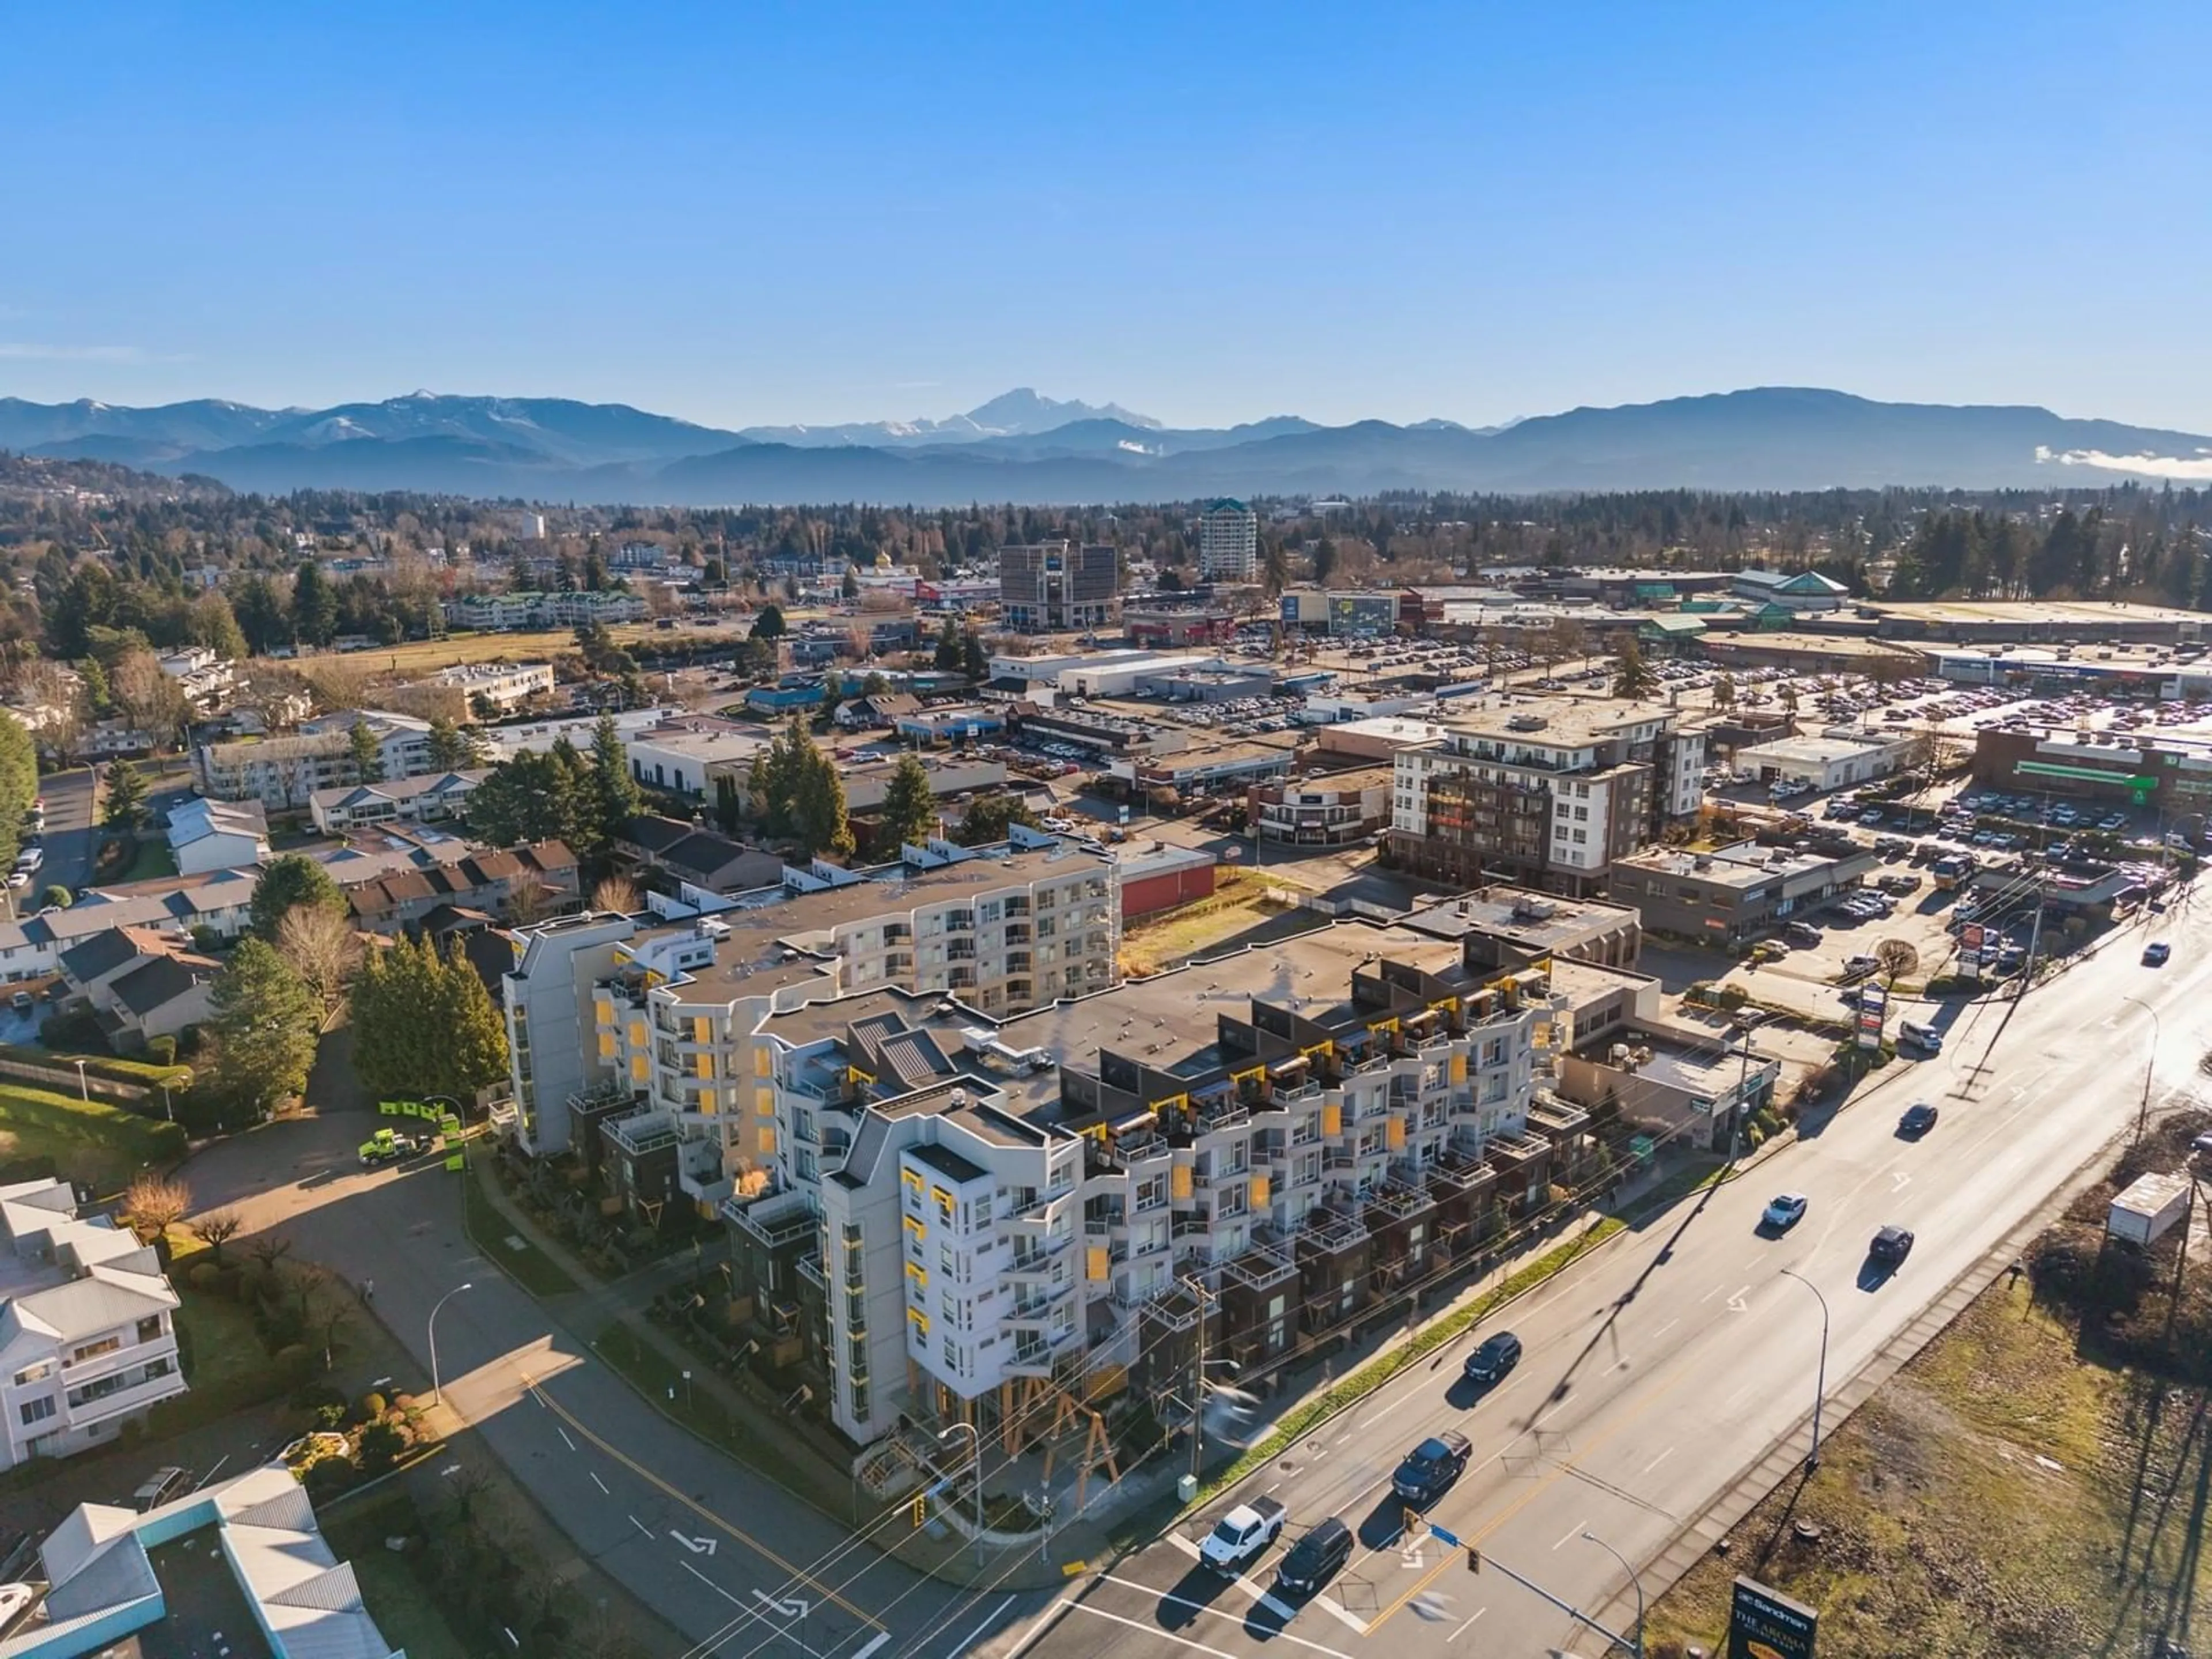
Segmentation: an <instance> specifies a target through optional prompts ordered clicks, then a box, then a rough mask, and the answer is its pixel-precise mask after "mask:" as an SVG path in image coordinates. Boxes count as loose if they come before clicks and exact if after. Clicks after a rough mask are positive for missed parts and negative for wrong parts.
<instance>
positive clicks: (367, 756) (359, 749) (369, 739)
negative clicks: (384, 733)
mask: <svg viewBox="0 0 2212 1659" xmlns="http://www.w3.org/2000/svg"><path fill="white" fill-rule="evenodd" d="M346 750H347V752H348V753H349V754H350V755H351V756H352V757H353V775H354V781H355V782H356V783H382V782H383V781H384V744H383V743H382V742H381V741H380V739H379V738H378V737H377V735H376V731H375V728H374V727H373V726H370V725H369V723H368V721H367V720H356V721H354V723H353V729H352V730H351V731H349V732H347V733H346Z"/></svg>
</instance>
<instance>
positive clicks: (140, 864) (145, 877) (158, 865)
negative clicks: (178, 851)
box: [119, 835, 177, 881]
mask: <svg viewBox="0 0 2212 1659" xmlns="http://www.w3.org/2000/svg"><path fill="white" fill-rule="evenodd" d="M176 873H177V861H176V860H175V859H173V858H172V857H171V856H170V854H169V847H168V843H167V842H164V841H161V840H159V839H157V838H155V836H150V835H142V836H139V838H138V849H137V852H136V853H135V854H132V856H131V867H130V868H129V869H128V870H125V872H123V874H122V876H121V877H120V878H119V879H121V880H124V881H151V880H153V879H154V878H155V877H157V876H173V875H175V874H176Z"/></svg>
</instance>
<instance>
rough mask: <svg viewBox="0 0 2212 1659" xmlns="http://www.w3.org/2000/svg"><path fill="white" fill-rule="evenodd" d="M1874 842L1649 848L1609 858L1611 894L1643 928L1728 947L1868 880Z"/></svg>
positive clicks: (1875, 860) (1873, 864)
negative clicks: (1808, 849)
mask: <svg viewBox="0 0 2212 1659" xmlns="http://www.w3.org/2000/svg"><path fill="white" fill-rule="evenodd" d="M1880 863H1881V860H1880V858H1879V857H1877V856H1876V854H1875V852H1874V850H1873V849H1872V848H1863V849H1862V850H1859V851H1857V852H1853V853H1850V854H1842V855H1829V854H1820V853H1800V852H1796V851H1794V850H1792V849H1790V848H1786V847H1775V848H1766V847H1761V846H1760V845H1759V843H1758V842H1748V841H1747V842H1738V843H1736V844H1735V846H1733V847H1722V848H1715V849H1714V850H1713V851H1711V852H1709V853H1689V852H1678V851H1673V850H1666V851H1659V850H1654V851H1651V852H1648V853H1640V854H1634V855H1632V856H1631V857H1627V858H1623V859H1620V860H1616V861H1615V863H1614V865H1613V887H1612V891H1613V897H1614V898H1615V899H1617V900H1619V901H1620V902H1623V903H1626V904H1632V905H1634V906H1635V907H1636V908H1637V909H1638V911H1639V912H1640V913H1641V914H1642V915H1643V918H1644V928H1645V929H1646V931H1648V932H1650V933H1668V934H1672V935H1673V936H1674V937H1675V938H1677V939H1699V940H1702V941H1704V942H1706V943H1709V944H1712V945H1718V946H1721V947H1723V948H1729V949H1732V948H1734V947H1735V946H1736V945H1743V944H1747V943H1748V942H1749V941H1750V940H1752V939H1757V938H1758V937H1759V935H1761V934H1762V933H1766V932H1768V931H1770V930H1771V929H1772V928H1773V927H1776V926H1778V924H1780V923H1782V922H1784V921H1788V920H1790V918H1791V917H1792V916H1796V915H1804V914H1806V913H1807V912H1808V911H1812V910H1816V909H1819V908H1820V907H1822V906H1823V905H1826V904H1827V903H1829V902H1832V901H1833V900H1834V899H1836V898H1838V897H1839V896H1842V895H1843V894H1845V893H1848V892H1851V891H1853V890H1856V889H1857V888H1859V887H1862V886H1863V885H1864V884H1865V883H1866V878H1867V877H1868V876H1869V875H1870V874H1872V873H1873V872H1874V871H1875V868H1876V867H1877V866H1879V865H1880Z"/></svg>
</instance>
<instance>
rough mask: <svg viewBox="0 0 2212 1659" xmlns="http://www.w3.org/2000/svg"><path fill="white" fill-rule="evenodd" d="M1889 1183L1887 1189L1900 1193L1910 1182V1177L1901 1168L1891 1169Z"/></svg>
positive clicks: (1893, 1192)
mask: <svg viewBox="0 0 2212 1659" xmlns="http://www.w3.org/2000/svg"><path fill="white" fill-rule="evenodd" d="M1889 1183H1890V1184H1889V1190H1890V1192H1891V1193H1892V1194H1897V1193H1901V1192H1903V1191H1904V1190H1905V1188H1907V1187H1910V1186H1911V1184H1912V1177H1911V1176H1909V1175H1907V1174H1905V1171H1904V1170H1892V1171H1891V1172H1890V1176H1889Z"/></svg>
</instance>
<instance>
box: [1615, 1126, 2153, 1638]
mask: <svg viewBox="0 0 2212 1659" xmlns="http://www.w3.org/2000/svg"><path fill="white" fill-rule="evenodd" d="M2131 1138H2132V1137H2131V1134H2130V1132H2127V1131H2123V1132H2122V1133H2118V1134H2117V1135H2115V1136H2113V1137H2112V1139H2109V1140H2107V1141H2106V1142H2105V1143H2104V1145H2103V1146H2100V1147H2099V1148H2098V1149H2097V1150H2096V1151H2095V1152H2093V1153H2092V1154H2091V1155H2090V1156H2089V1158H2087V1160H2085V1161H2084V1162H2083V1163H2082V1164H2081V1166H2080V1167H2079V1168H2078V1169H2076V1170H2075V1171H2074V1173H2073V1174H2072V1175H2071V1176H2069V1177H2068V1178H2067V1180H2066V1181H2065V1182H2063V1184H2062V1185H2061V1186H2060V1187H2059V1188H2057V1191H2055V1192H2054V1193H2052V1194H2051V1196H2050V1197H2049V1198H2047V1199H2046V1200H2045V1201H2044V1202H2043V1203H2042V1204H2040V1205H2039V1206H2037V1207H2036V1209H2035V1211H2034V1212H2033V1213H2032V1214H2030V1215H2029V1216H2028V1217H2027V1218H2026V1219H2025V1220H2023V1221H2022V1222H2021V1223H2020V1225H2017V1226H2015V1228H2014V1229H2013V1230H2012V1231H2010V1232H2008V1233H2007V1234H2006V1235H2005V1236H2004V1237H2003V1238H2002V1239H2001V1240H1999V1241H1998V1242H1997V1243H1996V1245H1995V1246H1994V1247H1993V1248H1992V1249H1990V1251H1989V1252H1988V1253H1987V1254H1986V1255H1984V1256H1983V1257H1982V1258H1981V1259H1980V1260H1979V1261H1976V1262H1974V1263H1973V1264H1972V1266H1970V1267H1967V1268H1966V1271H1965V1272H1963V1273H1960V1275H1959V1276H1958V1277H1957V1278H1956V1279H1953V1280H1952V1281H1951V1283H1950V1284H1949V1285H1947V1286H1946V1287H1945V1288H1944V1291H1943V1293H1942V1295H1941V1296H1938V1297H1936V1299H1935V1300H1934V1301H1932V1302H1930V1303H1929V1304H1928V1305H1927V1306H1926V1307H1924V1308H1923V1309H1922V1310H1920V1313H1919V1315H1918V1316H1917V1317H1916V1318H1915V1319H1914V1320H1913V1321H1912V1322H1911V1324H1909V1325H1907V1326H1906V1327H1905V1328H1904V1329H1903V1330H1901V1331H1899V1333H1898V1334H1896V1335H1894V1336H1893V1337H1892V1338H1891V1339H1890V1340H1888V1341H1887V1343H1885V1344H1883V1346H1882V1347H1881V1350H1880V1351H1879V1352H1876V1353H1875V1355H1874V1357H1873V1358H1870V1359H1869V1360H1868V1361H1867V1363H1866V1364H1863V1365H1862V1366H1861V1367H1860V1368H1859V1369H1858V1370H1857V1371H1855V1372H1853V1373H1852V1374H1851V1376H1849V1377H1847V1378H1845V1379H1844V1382H1843V1383H1842V1385H1841V1386H1840V1387H1838V1388H1836V1389H1832V1390H1831V1391H1830V1393H1829V1394H1828V1395H1827V1396H1826V1404H1825V1406H1824V1408H1823V1416H1822V1420H1821V1430H1822V1437H1823V1438H1824V1439H1826V1438H1832V1437H1834V1435H1835V1433H1836V1432H1837V1431H1838V1430H1839V1429H1841V1428H1842V1427H1843V1425H1844V1424H1845V1423H1847V1422H1849V1421H1850V1419H1851V1416H1852V1414H1853V1413H1856V1412H1857V1410H1858V1408H1859V1407H1861V1406H1863V1405H1864V1404H1865V1403H1866V1402H1867V1401H1869V1399H1871V1398H1873V1396H1874V1395H1875V1392H1876V1391H1877V1390H1878V1389H1881V1386H1882V1385H1883V1384H1884V1383H1887V1382H1888V1381H1889V1380H1890V1379H1891V1378H1892V1377H1893V1376H1896V1375H1897V1373H1898V1372H1899V1371H1900V1370H1904V1369H1905V1366H1906V1364H1909V1363H1910V1362H1911V1360H1912V1359H1913V1358H1914V1357H1915V1356H1917V1354H1918V1353H1919V1352H1921V1350H1922V1349H1923V1348H1925V1347H1926V1346H1928V1345H1929V1343H1930V1342H1932V1341H1934V1340H1936V1337H1938V1336H1940V1335H1942V1333H1943V1332H1944V1331H1945V1330H1947V1329H1948V1328H1950V1326H1951V1325H1952V1324H1953V1323H1954V1322H1955V1321H1956V1320H1957V1319H1958V1317H1959V1316H1960V1314H1962V1313H1964V1312H1965V1311H1966V1309H1967V1308H1968V1307H1969V1306H1971V1305H1972V1304H1973V1303H1974V1302H1975V1301H1976V1300H1977V1299H1978V1298H1979V1297H1980V1296H1981V1295H1982V1293H1983V1292H1984V1291H1987V1290H1988V1289H1989V1287H1990V1285H1993V1284H1995V1283H1996V1280H1997V1279H1998V1278H1999V1277H2001V1276H2002V1274H2003V1273H2004V1272H2005V1271H2006V1269H2008V1267H2011V1266H2012V1265H2013V1264H2014V1263H2015V1262H2017V1261H2020V1260H2021V1255H2022V1253H2023V1252H2024V1251H2025V1250H2026V1249H2027V1246H2028V1245H2029V1244H2031V1243H2033V1242H2034V1240H2035V1239H2036V1237H2037V1236H2038V1235H2039V1234H2040V1233H2042V1232H2043V1231H2045V1229H2046V1228H2048V1227H2049V1226H2050V1225H2051V1223H2053V1222H2054V1221H2056V1220H2057V1218H2059V1216H2061V1215H2062V1214H2063V1213H2064V1212H2065V1210H2066V1206H2068V1205H2069V1204H2071V1203H2072V1202H2073V1201H2074V1200H2075V1199H2076V1198H2077V1197H2079V1196H2080V1195H2081V1194H2082V1193H2084V1192H2086V1191H2087V1189H2088V1188H2091V1187H2093V1186H2094V1185H2095V1184H2096V1183H2097V1182H2098V1181H2100V1179H2102V1173H2101V1172H2102V1171H2103V1170H2105V1169H2106V1168H2107V1167H2109V1165H2110V1164H2111V1162H2112V1159H2113V1158H2115V1157H2117V1156H2118V1152H2119V1149H2120V1148H2121V1147H2123V1146H2125V1145H2126V1143H2127V1142H2128V1141H2129V1140H2130V1139H2131ZM1812 1421H1813V1413H1812V1412H1811V1411H1810V1410H1809V1409H1808V1411H1806V1412H1805V1413H1803V1414H1802V1415H1801V1416H1800V1417H1799V1418H1798V1419H1797V1420H1796V1422H1795V1423H1794V1424H1792V1425H1790V1429H1789V1430H1788V1431H1786V1432H1785V1433H1784V1434H1783V1435H1782V1436H1781V1437H1779V1438H1778V1439H1777V1440H1776V1441H1775V1442H1774V1443H1773V1444H1772V1445H1771V1446H1770V1447H1768V1448H1767V1449H1766V1450H1765V1453H1764V1454H1763V1455H1760V1456H1759V1457H1758V1458H1756V1459H1754V1460H1753V1461H1752V1462H1750V1463H1748V1464H1747V1465H1746V1466H1744V1467H1743V1468H1740V1469H1738V1470H1737V1471H1736V1473H1735V1475H1734V1476H1733V1477H1731V1479H1730V1480H1729V1484H1728V1485H1727V1486H1725V1487H1724V1488H1723V1490H1722V1492H1720V1494H1719V1495H1718V1496H1717V1497H1716V1498H1713V1499H1712V1500H1711V1501H1710V1502H1709V1503H1708V1504H1706V1505H1705V1508H1704V1509H1703V1510H1699V1512H1698V1513H1697V1514H1696V1515H1695V1516H1692V1517H1691V1519H1690V1520H1688V1521H1687V1522H1685V1523H1684V1524H1683V1525H1682V1526H1681V1527H1680V1528H1679V1529H1678V1530H1677V1531H1676V1532H1675V1534H1674V1536H1673V1538H1671V1539H1670V1540H1669V1541H1668V1543H1667V1545H1666V1547H1664V1548H1663V1549H1662V1550H1661V1551H1660V1552H1659V1553H1658V1554H1657V1555H1656V1556H1655V1557H1653V1558H1652V1559H1650V1561H1649V1562H1648V1563H1646V1564H1645V1565H1644V1568H1643V1570H1642V1575H1641V1576H1642V1577H1643V1579H1644V1594H1645V1596H1646V1598H1647V1599H1648V1600H1649V1601H1658V1600H1659V1598H1660V1597H1662V1596H1663V1595H1666V1594H1667V1592H1668V1591H1669V1590H1671V1589H1674V1586H1675V1585H1676V1584H1677V1583H1680V1582H1681V1580H1682V1579H1683V1578H1684V1577H1686V1575H1687V1574H1688V1573H1689V1571H1690V1570H1691V1568H1692V1567H1694V1566H1696V1565H1698V1563H1699V1562H1700V1561H1702V1560H1703V1559H1705V1556H1706V1555H1707V1554H1709V1553H1711V1551H1712V1550H1713V1548H1714V1547H1716V1546H1717V1545H1718V1544H1719V1543H1720V1542H1721V1541H1723V1539H1726V1538H1728V1537H1729V1534H1730V1532H1731V1530H1732V1529H1733V1528H1735V1527H1737V1526H1739V1525H1741V1523H1742V1522H1743V1519H1744V1517H1745V1516H1747V1515H1749V1514H1750V1513H1751V1512H1752V1510H1754V1509H1756V1508H1758V1507H1759V1504H1760V1503H1761V1502H1763V1501H1764V1500H1765V1498H1766V1497H1767V1496H1768V1495H1769V1494H1770V1493H1771V1492H1773V1491H1774V1490H1775V1489H1776V1488H1777V1487H1778V1486H1780V1485H1781V1484H1782V1483H1783V1482H1784V1480H1787V1479H1788V1478H1789V1477H1790V1474H1791V1473H1792V1472H1793V1471H1795V1470H1798V1469H1802V1468H1803V1467H1804V1464H1805V1459H1806V1457H1807V1455H1808V1452H1809V1449H1810V1445H1811V1441H1810V1434H1811V1430H1812ZM1634 1612H1635V1601H1634V1597H1633V1595H1632V1594H1631V1592H1630V1590H1629V1589H1628V1588H1627V1587H1626V1586H1624V1587H1623V1588H1622V1589H1620V1590H1617V1591H1615V1592H1614V1593H1613V1595H1612V1596H1611V1597H1610V1598H1609V1599H1608V1600H1607V1601H1606V1603H1605V1604H1604V1606H1603V1607H1601V1609H1600V1610H1599V1613H1598V1614H1597V1617H1598V1619H1599V1620H1600V1622H1601V1623H1602V1622H1605V1621H1606V1620H1607V1618H1608V1617H1614V1618H1632V1617H1633V1616H1634Z"/></svg>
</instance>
